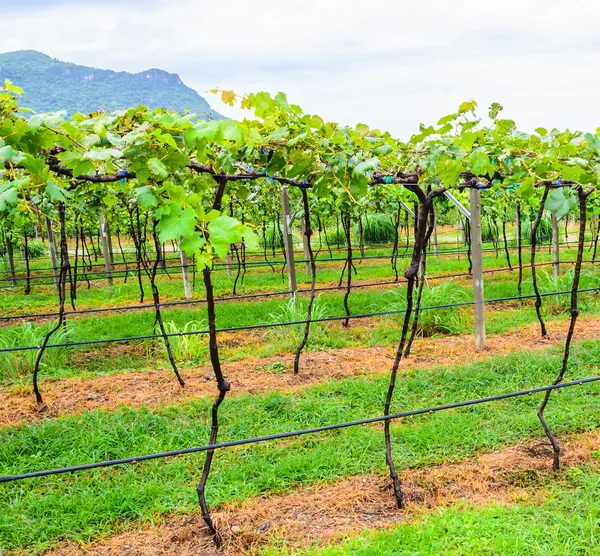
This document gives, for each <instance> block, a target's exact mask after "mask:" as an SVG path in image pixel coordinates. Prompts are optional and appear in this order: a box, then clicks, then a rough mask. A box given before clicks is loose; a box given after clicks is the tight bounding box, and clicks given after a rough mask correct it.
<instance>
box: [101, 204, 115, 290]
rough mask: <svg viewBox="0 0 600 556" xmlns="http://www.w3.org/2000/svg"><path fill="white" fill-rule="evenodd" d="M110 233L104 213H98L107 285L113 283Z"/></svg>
mask: <svg viewBox="0 0 600 556" xmlns="http://www.w3.org/2000/svg"><path fill="white" fill-rule="evenodd" d="M109 234H110V228H109V227H108V222H106V218H105V217H104V213H103V212H101V213H100V238H101V240H102V256H103V257H104V271H105V272H106V280H107V282H108V285H109V287H111V286H112V285H113V275H112V253H111V252H110V247H109V244H108V235H109Z"/></svg>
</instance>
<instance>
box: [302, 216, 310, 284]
mask: <svg viewBox="0 0 600 556" xmlns="http://www.w3.org/2000/svg"><path fill="white" fill-rule="evenodd" d="M308 241H309V240H308V238H307V237H306V224H305V222H304V218H303V219H302V248H303V249H304V272H305V273H306V276H308V277H309V278H310V249H309V245H308Z"/></svg>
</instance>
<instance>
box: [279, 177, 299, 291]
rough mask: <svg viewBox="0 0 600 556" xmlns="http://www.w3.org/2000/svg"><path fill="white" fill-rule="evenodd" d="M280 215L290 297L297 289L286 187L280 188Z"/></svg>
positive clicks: (288, 199)
mask: <svg viewBox="0 0 600 556" xmlns="http://www.w3.org/2000/svg"><path fill="white" fill-rule="evenodd" d="M281 214H282V217H283V242H284V244H285V256H286V259H287V271H288V286H289V288H290V292H291V295H292V297H293V296H294V295H296V290H297V289H298V287H297V285H296V261H295V259H294V240H293V237H292V217H291V216H290V198H289V194H288V188H287V186H285V185H284V186H282V188H281Z"/></svg>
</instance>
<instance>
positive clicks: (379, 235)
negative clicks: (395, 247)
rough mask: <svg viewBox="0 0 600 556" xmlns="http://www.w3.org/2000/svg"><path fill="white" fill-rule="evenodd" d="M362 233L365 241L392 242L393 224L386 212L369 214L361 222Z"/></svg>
mask: <svg viewBox="0 0 600 556" xmlns="http://www.w3.org/2000/svg"><path fill="white" fill-rule="evenodd" d="M363 234H364V238H365V242H367V243H392V242H393V241H394V236H395V230H394V225H393V224H392V221H391V220H390V217H389V216H388V215H386V214H370V215H368V216H367V217H366V218H365V221H364V222H363Z"/></svg>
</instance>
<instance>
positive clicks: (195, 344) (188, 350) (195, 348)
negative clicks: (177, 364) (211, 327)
mask: <svg viewBox="0 0 600 556" xmlns="http://www.w3.org/2000/svg"><path fill="white" fill-rule="evenodd" d="M206 326H207V325H206V321H204V320H191V321H189V322H187V323H185V324H184V325H183V326H182V327H181V328H179V327H178V326H177V324H176V323H175V322H174V321H169V322H165V330H166V332H167V334H175V336H169V342H170V343H171V349H172V350H173V355H174V356H175V360H176V361H198V360H200V359H204V358H205V356H206V353H207V346H206V345H205V342H203V337H202V335H200V334H190V332H194V331H196V330H204V329H205V328H206ZM154 333H155V334H160V328H159V327H158V325H156V326H155V327H154ZM177 334H181V335H180V336H178V335H177Z"/></svg>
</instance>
